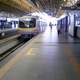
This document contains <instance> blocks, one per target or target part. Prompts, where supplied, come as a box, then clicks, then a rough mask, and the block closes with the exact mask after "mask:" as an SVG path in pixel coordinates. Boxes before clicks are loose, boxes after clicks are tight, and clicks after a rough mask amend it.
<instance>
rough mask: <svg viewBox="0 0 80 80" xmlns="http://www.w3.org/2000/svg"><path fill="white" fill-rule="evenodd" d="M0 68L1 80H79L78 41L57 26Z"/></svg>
mask: <svg viewBox="0 0 80 80" xmlns="http://www.w3.org/2000/svg"><path fill="white" fill-rule="evenodd" d="M16 52H17V53H18V54H17V55H16V56H15V57H14V58H13V59H12V60H11V61H9V62H8V63H7V64H5V65H4V66H3V67H2V68H1V69H0V80H80V54H79V53H80V42H79V40H77V39H76V40H75V39H73V38H71V37H69V36H65V35H62V34H60V36H58V35H57V30H56V27H53V29H52V30H50V28H48V27H47V29H46V31H45V32H44V33H41V34H40V35H38V36H37V37H35V38H33V39H32V40H30V41H29V42H28V43H26V44H25V45H24V47H22V48H20V49H19V50H18V51H16Z"/></svg>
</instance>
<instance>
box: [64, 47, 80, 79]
mask: <svg viewBox="0 0 80 80" xmlns="http://www.w3.org/2000/svg"><path fill="white" fill-rule="evenodd" d="M65 52H66V53H65ZM64 53H65V54H66V55H67V58H68V60H69V63H70V64H72V65H73V67H74V71H75V72H76V74H77V78H78V79H79V80H80V64H78V63H77V60H76V57H75V56H74V54H72V52H71V49H69V48H67V47H66V48H65V49H64Z"/></svg>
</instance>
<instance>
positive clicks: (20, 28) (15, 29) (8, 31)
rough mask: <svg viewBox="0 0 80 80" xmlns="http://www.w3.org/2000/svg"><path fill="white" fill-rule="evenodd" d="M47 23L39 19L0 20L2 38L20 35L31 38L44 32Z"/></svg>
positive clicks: (30, 17) (0, 35)
mask: <svg viewBox="0 0 80 80" xmlns="http://www.w3.org/2000/svg"><path fill="white" fill-rule="evenodd" d="M46 26H47V23H46V22H45V21H43V20H41V19H39V18H38V17H33V16H29V18H27V17H26V18H18V19H17V18H7V19H6V18H4V19H3V18H2V19H0V38H5V37H9V36H13V35H17V34H20V35H21V36H23V37H30V36H34V35H37V34H38V33H40V32H43V31H44V30H45V28H46Z"/></svg>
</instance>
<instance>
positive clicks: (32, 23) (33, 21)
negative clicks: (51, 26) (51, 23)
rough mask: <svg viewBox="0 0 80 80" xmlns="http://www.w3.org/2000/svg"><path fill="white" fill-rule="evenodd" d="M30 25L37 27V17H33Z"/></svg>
mask: <svg viewBox="0 0 80 80" xmlns="http://www.w3.org/2000/svg"><path fill="white" fill-rule="evenodd" d="M29 27H30V28H33V27H36V19H35V18H32V19H31V21H30V23H29Z"/></svg>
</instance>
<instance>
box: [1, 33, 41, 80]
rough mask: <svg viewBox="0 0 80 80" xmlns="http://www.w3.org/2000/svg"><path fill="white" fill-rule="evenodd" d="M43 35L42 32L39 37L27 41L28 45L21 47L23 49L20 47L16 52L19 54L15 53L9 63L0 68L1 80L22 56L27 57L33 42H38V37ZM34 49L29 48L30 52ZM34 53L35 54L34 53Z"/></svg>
mask: <svg viewBox="0 0 80 80" xmlns="http://www.w3.org/2000/svg"><path fill="white" fill-rule="evenodd" d="M40 36H41V34H40V35H38V36H37V37H34V38H33V39H31V40H30V41H29V42H27V44H28V45H27V44H25V45H26V46H25V47H23V48H21V49H19V50H18V51H17V52H16V51H15V52H16V54H17V53H18V54H17V55H15V57H13V58H12V59H11V60H10V61H9V62H8V63H7V64H5V65H4V66H3V67H2V68H0V80H1V78H2V77H4V76H5V74H7V72H8V71H9V70H11V68H12V67H13V66H14V65H15V64H16V63H17V62H18V61H19V60H20V59H21V58H23V57H25V53H26V52H27V51H28V50H29V49H30V47H31V46H32V44H33V43H34V42H36V41H37V39H38V38H39V37H40ZM31 51H32V50H29V52H31ZM33 55H34V54H33Z"/></svg>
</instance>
